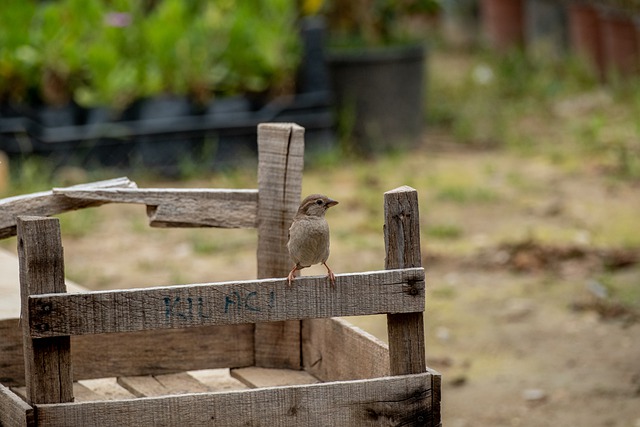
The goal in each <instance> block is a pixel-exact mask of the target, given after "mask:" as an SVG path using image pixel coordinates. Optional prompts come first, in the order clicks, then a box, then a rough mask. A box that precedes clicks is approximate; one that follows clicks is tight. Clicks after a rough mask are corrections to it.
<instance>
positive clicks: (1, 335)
mask: <svg viewBox="0 0 640 427" xmlns="http://www.w3.org/2000/svg"><path fill="white" fill-rule="evenodd" d="M0 383H1V384H4V385H6V386H8V387H18V386H23V385H25V382H24V350H23V348H22V328H21V327H20V324H19V320H18V319H6V320H0Z"/></svg>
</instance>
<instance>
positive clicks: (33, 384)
mask: <svg viewBox="0 0 640 427" xmlns="http://www.w3.org/2000/svg"><path fill="white" fill-rule="evenodd" d="M17 231H18V257H19V262H20V295H21V298H22V304H21V308H22V310H21V319H22V337H23V346H24V363H25V382H26V386H27V401H28V403H30V404H38V403H63V402H72V401H73V375H72V371H71V341H70V337H68V336H66V337H56V338H39V339H32V338H31V335H30V334H29V305H28V303H29V301H28V299H29V295H33V294H46V293H60V292H66V291H67V288H66V285H65V282H64V258H63V253H62V239H61V237H60V222H59V220H58V219H57V218H44V217H18V219H17ZM49 309H50V310H55V307H49Z"/></svg>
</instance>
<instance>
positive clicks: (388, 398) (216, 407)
mask: <svg viewBox="0 0 640 427" xmlns="http://www.w3.org/2000/svg"><path fill="white" fill-rule="evenodd" d="M432 383H433V376H432V375H431V373H428V372H427V373H423V374H417V375H408V376H397V377H386V378H379V379H373V380H360V381H347V382H336V383H329V384H313V385H305V386H290V387H274V388H261V389H254V390H240V391H233V392H228V393H213V394H212V393H201V394H188V395H181V396H167V397H157V398H145V399H136V400H122V401H104V402H84V403H65V404H58V405H39V406H38V425H39V426H42V427H46V426H60V425H118V426H157V425H162V426H183V425H189V426H210V425H215V426H217V427H226V426H238V425H256V420H265V423H268V424H269V425H271V426H282V427H284V426H301V425H303V426H309V427H316V426H318V427H320V426H321V427H325V426H326V425H328V424H330V425H335V426H358V425H367V426H388V425H406V426H436V425H438V424H435V423H434V420H433V419H432V417H431V415H430V409H431V408H430V404H431V394H432ZM261 425H262V423H261Z"/></svg>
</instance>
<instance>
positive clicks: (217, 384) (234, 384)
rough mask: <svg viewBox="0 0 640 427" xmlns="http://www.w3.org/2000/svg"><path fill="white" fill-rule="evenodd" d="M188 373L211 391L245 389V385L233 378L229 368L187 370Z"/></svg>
mask: <svg viewBox="0 0 640 427" xmlns="http://www.w3.org/2000/svg"><path fill="white" fill-rule="evenodd" d="M189 375H191V376H192V377H194V378H195V379H197V380H198V381H200V382H201V383H202V384H204V385H206V386H207V387H209V389H210V390H211V391H231V390H245V389H247V386H246V385H244V384H242V383H241V382H240V381H238V380H237V379H235V378H233V377H232V376H231V373H230V369H203V370H199V371H189Z"/></svg>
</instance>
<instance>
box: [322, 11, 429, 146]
mask: <svg viewBox="0 0 640 427" xmlns="http://www.w3.org/2000/svg"><path fill="white" fill-rule="evenodd" d="M438 7H439V5H438V3H437V1H436V0H416V1H412V0H406V1H398V0H383V1H363V0H361V1H355V2H353V1H347V0H334V1H332V2H331V3H330V4H329V5H327V13H326V16H327V22H328V29H329V46H330V47H329V55H328V56H329V58H328V64H329V70H330V76H331V79H332V83H333V89H334V93H335V97H336V102H337V106H338V109H339V121H340V122H341V123H340V125H341V126H342V129H343V131H344V130H345V129H346V132H347V133H348V134H350V135H349V136H350V137H352V138H353V140H354V141H355V142H356V144H357V145H356V146H355V147H354V148H355V149H356V151H360V152H361V153H367V152H375V151H384V150H389V149H396V148H402V147H406V146H410V145H411V144H412V143H414V142H415V141H417V140H418V138H419V137H420V135H421V131H422V124H423V121H424V108H423V102H424V74H425V72H424V69H425V60H426V52H425V36H426V33H427V32H426V28H427V25H425V22H427V21H425V19H424V18H425V17H428V16H429V15H430V14H432V13H433V12H434V11H436V10H437V9H438Z"/></svg>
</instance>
